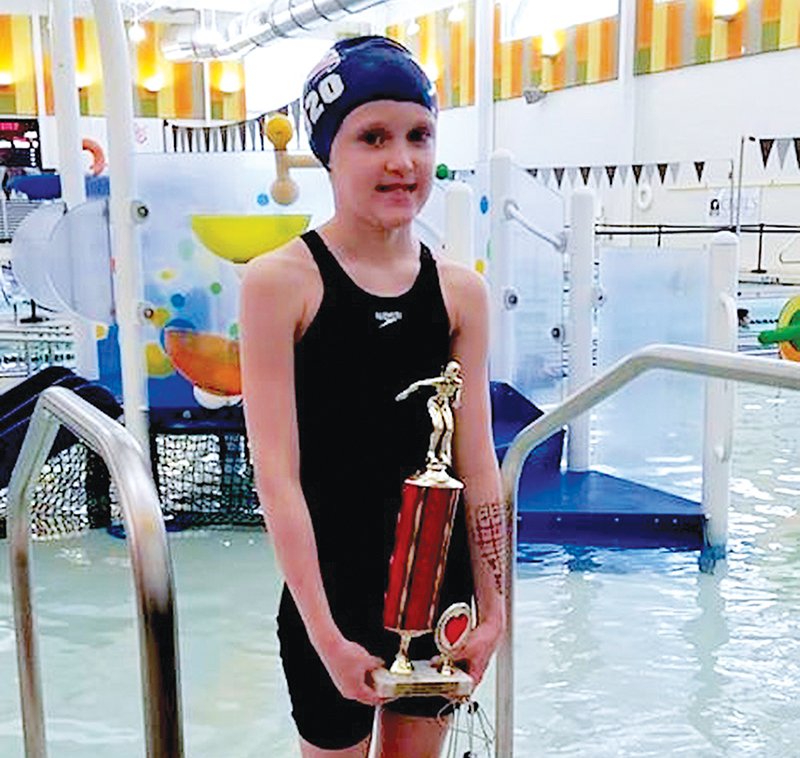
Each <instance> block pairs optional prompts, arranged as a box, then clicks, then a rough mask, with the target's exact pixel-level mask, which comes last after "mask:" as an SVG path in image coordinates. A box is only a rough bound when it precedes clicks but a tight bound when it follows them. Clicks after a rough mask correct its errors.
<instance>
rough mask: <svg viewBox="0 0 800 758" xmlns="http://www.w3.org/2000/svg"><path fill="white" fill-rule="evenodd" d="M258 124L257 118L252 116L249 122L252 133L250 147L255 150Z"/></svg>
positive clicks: (249, 130) (248, 125) (248, 127)
mask: <svg viewBox="0 0 800 758" xmlns="http://www.w3.org/2000/svg"><path fill="white" fill-rule="evenodd" d="M256 126H257V124H256V120H255V119H254V118H251V119H250V120H249V121H248V122H247V131H248V132H249V133H250V149H251V150H255V149H256Z"/></svg>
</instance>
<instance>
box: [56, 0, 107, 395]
mask: <svg viewBox="0 0 800 758" xmlns="http://www.w3.org/2000/svg"><path fill="white" fill-rule="evenodd" d="M51 8H52V13H53V18H52V21H53V23H52V25H51V30H52V52H53V100H54V102H55V111H56V117H57V118H58V129H57V132H56V134H57V138H58V139H57V142H58V173H59V177H60V179H61V197H62V199H63V200H64V202H65V203H66V205H67V210H71V209H72V208H74V207H75V206H77V205H80V204H81V203H83V202H85V201H86V186H85V183H84V178H83V165H82V162H81V151H82V149H81V135H80V105H79V102H78V85H77V81H76V77H75V71H76V63H75V60H76V57H75V56H76V54H75V36H74V34H73V31H72V30H73V4H72V0H61V2H58V3H52V5H51ZM69 240H70V246H69V248H68V249H67V250H59V251H58V253H59V255H66V256H68V257H69V258H70V260H74V255H73V250H75V249H77V246H78V245H80V244H81V243H80V240H78V239H77V238H75V236H74V234H70V235H69ZM73 246H75V247H73ZM72 328H73V330H74V333H75V359H76V363H77V368H78V373H79V374H81V375H82V376H85V377H86V378H87V379H97V377H98V375H99V374H98V363H97V343H96V341H95V335H94V324H92V323H91V322H90V321H88V320H87V319H85V318H81V317H80V316H79V315H76V314H73V316H72Z"/></svg>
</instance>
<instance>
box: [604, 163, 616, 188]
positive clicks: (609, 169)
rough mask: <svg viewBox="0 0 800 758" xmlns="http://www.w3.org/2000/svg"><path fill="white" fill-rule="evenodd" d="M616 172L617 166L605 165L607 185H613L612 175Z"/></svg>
mask: <svg viewBox="0 0 800 758" xmlns="http://www.w3.org/2000/svg"><path fill="white" fill-rule="evenodd" d="M616 174H617V167H616V166H606V176H607V177H608V186H609V187H613V186H614V177H615V176H616Z"/></svg>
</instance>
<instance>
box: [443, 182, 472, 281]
mask: <svg viewBox="0 0 800 758" xmlns="http://www.w3.org/2000/svg"><path fill="white" fill-rule="evenodd" d="M473 203H474V196H473V194H472V188H471V187H470V186H469V185H468V184H464V183H463V182H450V184H449V185H448V187H447V190H446V191H445V194H444V252H445V255H447V257H448V258H451V259H452V260H454V261H458V262H459V263H463V264H464V265H465V266H466V267H467V268H469V269H470V270H473V271H474V270H475V241H474V239H473V237H474V234H473V232H474V229H475V224H474V222H473V219H472V208H473Z"/></svg>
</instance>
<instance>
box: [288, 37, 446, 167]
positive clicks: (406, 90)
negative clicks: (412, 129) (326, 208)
mask: <svg viewBox="0 0 800 758" xmlns="http://www.w3.org/2000/svg"><path fill="white" fill-rule="evenodd" d="M373 100H397V101H399V102H410V103H418V104H419V105H421V106H423V107H424V108H427V109H428V110H430V111H433V113H434V114H435V113H436V112H437V106H436V88H435V87H434V85H433V84H432V83H431V81H430V79H428V77H427V76H426V75H425V72H424V71H423V70H422V68H421V67H420V65H419V64H418V63H417V62H416V61H415V60H414V58H413V57H412V55H411V52H410V51H409V50H408V49H407V48H405V47H403V45H401V44H400V43H399V42H395V41H394V40H391V39H389V38H388V37H380V36H377V35H376V36H368V37H354V38H352V39H344V40H340V41H339V42H337V43H336V44H335V45H334V46H333V47H332V48H331V49H330V50H329V51H328V52H327V53H326V54H325V56H324V57H323V59H322V60H321V61H320V62H319V63H318V64H317V65H316V66H315V67H314V69H313V71H312V72H311V73H310V74H309V75H308V78H307V79H306V83H305V85H304V86H303V112H304V113H305V120H306V130H307V131H308V140H309V143H310V144H311V149H312V150H313V152H314V155H316V156H317V158H319V159H320V160H321V161H322V163H323V164H324V165H325V167H326V168H327V166H328V161H329V160H330V155H331V145H332V144H333V138H334V137H335V136H336V132H338V131H339V127H340V126H341V125H342V121H344V119H345V117H346V116H347V114H348V113H350V111H352V110H355V109H356V108H357V107H358V106H359V105H364V103H369V102H372V101H373Z"/></svg>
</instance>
